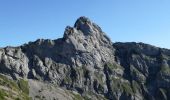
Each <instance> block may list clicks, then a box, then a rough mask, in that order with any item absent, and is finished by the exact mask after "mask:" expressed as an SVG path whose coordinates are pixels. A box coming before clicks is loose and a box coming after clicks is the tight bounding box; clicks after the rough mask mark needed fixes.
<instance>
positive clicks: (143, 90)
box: [0, 17, 170, 100]
mask: <svg viewBox="0 0 170 100" xmlns="http://www.w3.org/2000/svg"><path fill="white" fill-rule="evenodd" d="M0 73H1V74H6V75H8V76H12V77H13V79H19V78H27V79H29V85H30V96H31V97H33V98H36V95H38V96H40V97H41V98H42V99H47V100H48V99H60V100H64V99H65V100H67V99H68V100H72V99H73V100H74V99H75V98H77V99H78V98H79V99H83V98H84V99H93V100H100V99H101V100H103V99H110V100H143V99H146V100H160V99H162V100H168V99H170V50H168V49H162V48H158V47H155V46H151V45H148V44H144V43H135V42H129V43H112V42H111V41H110V39H109V38H108V37H107V36H106V35H105V33H104V32H103V31H102V30H101V28H100V27H99V26H98V25H96V24H95V23H93V22H92V21H90V20H89V19H88V18H87V17H80V18H79V19H77V21H76V23H75V25H74V27H70V26H67V27H66V29H65V32H64V36H63V38H60V39H57V40H49V39H47V40H44V39H38V40H37V41H35V42H30V43H28V44H25V45H22V46H20V47H6V48H2V49H0ZM47 85H48V86H47ZM44 86H45V88H44V90H41V88H43V87H44ZM51 88H53V89H51ZM60 89H61V90H60ZM65 91H67V93H68V95H67V96H65V95H66V92H65ZM68 91H70V92H68ZM37 92H39V93H37ZM75 96H76V97H75ZM44 97H45V98H44Z"/></svg>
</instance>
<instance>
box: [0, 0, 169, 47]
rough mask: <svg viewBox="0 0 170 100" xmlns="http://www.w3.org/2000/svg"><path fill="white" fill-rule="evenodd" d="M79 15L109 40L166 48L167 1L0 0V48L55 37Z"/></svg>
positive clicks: (167, 41)
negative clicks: (97, 26) (98, 28)
mask: <svg viewBox="0 0 170 100" xmlns="http://www.w3.org/2000/svg"><path fill="white" fill-rule="evenodd" d="M80 16H87V17H89V18H90V19H91V20H92V21H93V22H95V23H97V24H98V25H99V26H100V27H101V28H102V29H103V31H104V32H105V33H107V35H108V36H109V37H110V38H111V39H112V41H113V42H132V41H136V42H144V43H149V44H152V45H156V46H160V47H164V48H170V0H0V47H4V46H7V45H11V46H18V45H21V44H24V43H27V42H28V41H35V40H36V39H38V38H44V39H57V38H59V37H62V36H63V32H64V29H65V27H66V26H67V25H70V26H73V24H74V22H75V21H76V19H77V18H78V17H80Z"/></svg>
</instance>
